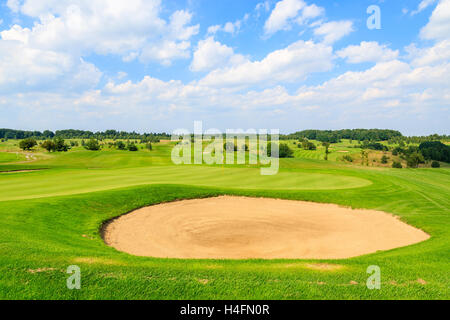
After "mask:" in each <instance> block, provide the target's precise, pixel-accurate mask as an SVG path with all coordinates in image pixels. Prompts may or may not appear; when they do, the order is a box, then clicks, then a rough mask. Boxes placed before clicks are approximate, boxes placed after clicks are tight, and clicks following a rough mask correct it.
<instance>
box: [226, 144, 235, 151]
mask: <svg viewBox="0 0 450 320" xmlns="http://www.w3.org/2000/svg"><path fill="white" fill-rule="evenodd" d="M223 150H224V151H237V146H236V145H235V144H234V143H233V142H225V143H224V144H223Z"/></svg>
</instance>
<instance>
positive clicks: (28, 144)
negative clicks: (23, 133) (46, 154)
mask: <svg viewBox="0 0 450 320" xmlns="http://www.w3.org/2000/svg"><path fill="white" fill-rule="evenodd" d="M36 145H37V142H36V140H34V139H33V138H27V139H24V140H22V141H20V142H19V147H20V148H21V149H23V150H31V149H32V148H33V147H34V146H36Z"/></svg>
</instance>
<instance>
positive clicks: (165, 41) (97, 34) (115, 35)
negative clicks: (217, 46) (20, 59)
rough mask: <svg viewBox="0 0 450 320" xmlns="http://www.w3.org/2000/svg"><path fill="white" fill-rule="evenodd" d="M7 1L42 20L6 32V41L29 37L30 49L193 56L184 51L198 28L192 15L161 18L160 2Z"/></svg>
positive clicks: (165, 59) (183, 13) (164, 58)
mask: <svg viewBox="0 0 450 320" xmlns="http://www.w3.org/2000/svg"><path fill="white" fill-rule="evenodd" d="M8 5H9V7H10V8H11V9H12V10H15V11H17V12H20V13H22V14H25V15H28V16H30V17H33V18H36V19H38V20H39V22H36V23H35V24H34V26H33V27H32V28H31V29H27V28H23V29H22V28H20V27H19V26H14V27H13V29H14V30H13V31H14V32H9V33H8V32H7V31H6V32H2V37H3V39H11V40H12V39H15V40H20V41H23V39H24V38H27V41H28V42H27V43H28V44H29V45H30V46H31V47H34V48H39V49H45V50H53V51H65V52H71V53H72V54H74V55H82V54H88V53H91V52H95V53H97V54H115V55H119V56H121V57H122V58H124V60H127V58H128V59H129V57H130V55H133V54H134V55H136V53H138V54H140V53H141V50H144V51H145V54H144V55H143V57H142V60H145V59H146V58H148V57H149V56H151V58H152V59H153V58H156V59H159V58H160V60H159V61H161V62H162V63H164V64H167V63H168V61H169V60H168V59H170V60H171V59H177V58H188V57H189V56H190V55H189V54H186V53H185V52H180V51H182V50H183V49H182V48H185V47H188V46H187V45H186V43H185V42H186V41H189V39H190V38H191V37H192V36H193V35H195V34H197V33H198V30H199V26H198V25H194V26H192V25H190V21H191V19H192V15H191V14H190V13H189V12H186V11H182V10H180V11H176V12H175V13H173V14H172V15H171V17H170V19H169V21H165V20H164V19H162V18H160V11H161V1H160V0H128V1H122V0H96V1H87V0H83V1H78V2H76V4H74V2H73V1H71V0H33V1H31V0H25V1H24V2H23V3H20V2H14V1H11V2H9V3H8ZM148 47H152V49H151V50H149V49H148ZM168 48H170V49H168ZM168 50H170V51H171V52H170V53H167V51H168ZM148 51H152V52H157V53H152V54H149V53H148Z"/></svg>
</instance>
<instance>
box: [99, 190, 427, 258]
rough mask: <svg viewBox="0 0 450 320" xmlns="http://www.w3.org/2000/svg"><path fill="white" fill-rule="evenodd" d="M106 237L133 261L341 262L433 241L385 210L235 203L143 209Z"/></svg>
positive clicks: (280, 202) (207, 201) (215, 200)
mask: <svg viewBox="0 0 450 320" xmlns="http://www.w3.org/2000/svg"><path fill="white" fill-rule="evenodd" d="M103 235H104V239H105V242H106V243H107V244H108V245H110V246H112V247H114V248H116V249H117V250H120V251H123V252H127V253H130V254H133V255H137V256H149V257H159V258H197V259H206V258H211V259H253V258H262V259H278V258H280V259H283V258H285V259H341V258H349V257H355V256H359V255H363V254H367V253H373V252H376V251H378V250H389V249H393V248H398V247H402V246H407V245H410V244H414V243H417V242H421V241H424V240H426V239H428V238H429V236H428V235H427V234H426V233H424V232H423V231H421V230H419V229H416V228H414V227H411V226H409V225H407V224H405V223H403V222H401V221H400V220H399V219H397V218H395V217H394V216H392V215H389V214H387V213H384V212H380V211H371V210H352V209H348V208H343V207H339V206H337V205H332V204H318V203H310V202H302V201H290V200H275V199H263V198H244V197H229V196H223V197H217V198H209V199H197V200H186V201H178V202H172V203H166V204H161V205H155V206H151V207H146V208H142V209H139V210H136V211H134V212H132V213H130V214H127V215H124V216H122V217H120V218H118V219H116V220H113V221H112V222H110V223H109V224H108V225H107V226H106V227H105V229H104V234H103Z"/></svg>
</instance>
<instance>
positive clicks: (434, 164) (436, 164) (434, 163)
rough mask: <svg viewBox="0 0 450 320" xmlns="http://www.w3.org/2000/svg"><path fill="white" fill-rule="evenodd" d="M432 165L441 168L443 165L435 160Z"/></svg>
mask: <svg viewBox="0 0 450 320" xmlns="http://www.w3.org/2000/svg"><path fill="white" fill-rule="evenodd" d="M431 167H432V168H440V167H441V164H440V163H439V162H438V161H433V162H432V163H431Z"/></svg>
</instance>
